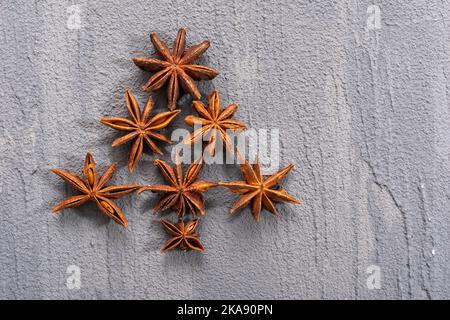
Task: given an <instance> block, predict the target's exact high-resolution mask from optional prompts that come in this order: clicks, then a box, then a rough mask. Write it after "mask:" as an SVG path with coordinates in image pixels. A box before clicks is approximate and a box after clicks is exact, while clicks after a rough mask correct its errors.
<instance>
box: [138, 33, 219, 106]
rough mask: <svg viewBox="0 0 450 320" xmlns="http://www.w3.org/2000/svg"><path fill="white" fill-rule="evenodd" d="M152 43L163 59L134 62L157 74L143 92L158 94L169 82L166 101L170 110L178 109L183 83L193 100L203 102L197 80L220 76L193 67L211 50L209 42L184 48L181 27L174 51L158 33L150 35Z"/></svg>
mask: <svg viewBox="0 0 450 320" xmlns="http://www.w3.org/2000/svg"><path fill="white" fill-rule="evenodd" d="M150 40H151V42H152V43H153V46H154V47H155V49H156V52H157V53H158V54H159V56H160V57H161V59H155V58H144V57H138V58H134V59H133V62H134V63H135V65H137V66H138V67H139V68H141V69H143V70H147V71H151V72H154V75H153V76H152V77H150V79H149V80H148V81H147V83H146V84H145V85H144V86H143V87H142V90H144V91H156V90H159V89H161V88H162V87H163V86H164V85H165V84H166V83H168V84H167V101H168V107H169V109H170V110H174V109H175V108H176V103H177V100H178V98H179V97H180V84H181V88H182V89H183V90H184V91H186V92H188V93H189V94H190V95H191V96H192V97H194V99H197V100H198V99H200V98H201V94H200V91H199V90H198V88H197V85H196V84H195V81H194V80H211V79H213V78H215V77H216V76H217V75H218V74H219V72H218V71H216V70H214V69H212V68H209V67H205V66H201V65H197V64H192V63H193V62H194V61H195V60H197V59H198V58H200V56H201V55H202V54H203V53H204V52H205V51H206V50H207V49H208V48H209V41H203V42H201V43H199V44H197V45H194V46H192V47H190V48H189V49H185V47H186V30H185V29H184V28H180V30H179V31H178V34H177V37H176V39H175V43H174V45H173V50H172V52H171V51H170V50H169V48H168V47H167V45H166V44H165V43H164V42H163V41H161V39H160V38H159V37H158V36H157V35H156V33H154V32H153V33H151V34H150Z"/></svg>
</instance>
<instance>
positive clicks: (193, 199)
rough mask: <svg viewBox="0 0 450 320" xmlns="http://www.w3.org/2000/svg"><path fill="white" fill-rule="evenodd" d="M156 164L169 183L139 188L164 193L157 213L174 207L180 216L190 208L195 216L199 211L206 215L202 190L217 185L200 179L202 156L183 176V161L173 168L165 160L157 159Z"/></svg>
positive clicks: (157, 206)
mask: <svg viewBox="0 0 450 320" xmlns="http://www.w3.org/2000/svg"><path fill="white" fill-rule="evenodd" d="M155 166H157V167H158V168H159V170H160V171H161V173H162V175H163V176H164V178H165V179H166V181H167V182H168V183H169V185H148V186H144V187H142V188H140V189H139V191H138V193H141V192H143V191H147V190H149V191H152V192H157V193H162V196H161V198H160V200H159V202H158V204H157V205H156V207H155V208H154V211H155V213H157V212H159V211H164V210H167V209H170V208H171V209H173V210H175V211H176V212H177V215H178V217H180V218H181V217H183V216H184V215H185V213H186V210H190V212H191V213H192V216H194V217H195V215H196V213H197V211H199V212H200V214H201V215H202V216H203V215H205V204H204V202H205V200H204V198H203V195H202V192H203V191H206V190H208V189H209V188H212V187H215V186H216V185H217V184H216V183H214V182H209V181H203V180H198V181H197V178H198V175H199V173H200V170H201V168H202V166H203V160H202V158H200V159H198V160H196V161H195V162H193V163H192V164H191V165H190V166H189V167H188V169H187V171H186V174H185V175H184V178H183V172H182V167H181V162H180V161H179V160H178V161H177V164H175V165H174V167H173V169H172V168H171V167H170V166H169V165H168V164H167V163H166V162H164V161H163V160H155Z"/></svg>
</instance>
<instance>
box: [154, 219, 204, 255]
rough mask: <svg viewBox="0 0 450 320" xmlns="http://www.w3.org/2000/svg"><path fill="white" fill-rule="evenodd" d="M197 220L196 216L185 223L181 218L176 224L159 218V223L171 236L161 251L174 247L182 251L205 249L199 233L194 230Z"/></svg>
mask: <svg viewBox="0 0 450 320" xmlns="http://www.w3.org/2000/svg"><path fill="white" fill-rule="evenodd" d="M198 222H199V219H198V218H197V219H194V220H191V221H189V222H188V223H186V224H185V223H184V221H183V220H182V219H180V220H179V221H178V223H176V224H174V223H171V222H170V221H167V220H165V219H161V224H162V225H163V226H164V229H166V231H167V233H168V234H169V235H170V236H171V237H172V238H170V239H169V240H168V241H167V242H166V244H165V245H164V247H163V248H162V249H161V252H164V251H168V250H173V249H175V248H180V249H181V250H183V251H187V250H197V251H205V249H204V248H203V245H202V243H201V242H200V239H199V235H198V233H197V232H196V230H195V229H196V228H197V226H198Z"/></svg>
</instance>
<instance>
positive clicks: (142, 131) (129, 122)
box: [100, 90, 180, 172]
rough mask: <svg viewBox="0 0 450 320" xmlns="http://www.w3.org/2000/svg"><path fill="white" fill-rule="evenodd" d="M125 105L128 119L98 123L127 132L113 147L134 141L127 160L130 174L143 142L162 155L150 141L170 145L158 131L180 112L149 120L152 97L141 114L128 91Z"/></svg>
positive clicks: (105, 120) (104, 120) (168, 140)
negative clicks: (128, 115) (154, 140)
mask: <svg viewBox="0 0 450 320" xmlns="http://www.w3.org/2000/svg"><path fill="white" fill-rule="evenodd" d="M125 104H126V106H127V109H128V112H129V114H130V119H125V118H103V119H100V122H101V123H103V124H106V125H107V126H110V127H111V128H114V129H116V130H120V131H125V132H127V134H126V135H124V136H122V137H120V138H117V139H116V140H114V141H113V143H112V146H113V147H117V146H120V145H122V144H124V143H126V142H128V141H130V140H133V139H134V142H133V145H132V147H131V151H130V156H129V159H128V170H130V172H132V171H133V169H134V167H135V166H136V164H137V163H138V161H139V158H140V156H141V154H142V150H143V147H144V141H145V143H146V144H147V145H148V146H149V148H150V149H151V150H152V151H153V152H155V153H159V154H162V151H161V149H159V148H158V146H157V145H156V144H155V143H154V142H153V140H152V139H156V140H159V141H163V142H165V143H169V144H170V143H172V141H171V140H170V139H169V138H168V137H167V136H165V135H164V134H162V133H161V132H159V131H160V130H161V129H163V128H164V127H166V126H167V125H168V124H169V123H170V122H171V121H172V120H173V118H175V117H176V116H177V114H178V113H180V110H174V111H167V112H163V113H158V114H157V115H155V116H154V117H152V118H149V115H150V113H151V112H152V109H153V99H152V97H148V99H147V102H146V104H145V106H144V110H143V111H142V113H141V112H140V110H139V105H138V103H137V101H136V99H135V98H134V96H133V93H132V92H131V91H130V90H126V91H125Z"/></svg>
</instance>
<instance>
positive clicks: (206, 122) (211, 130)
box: [184, 90, 247, 156]
mask: <svg viewBox="0 0 450 320" xmlns="http://www.w3.org/2000/svg"><path fill="white" fill-rule="evenodd" d="M192 105H193V107H194V109H195V110H196V111H197V113H198V115H199V117H195V116H192V115H189V116H187V117H186V118H185V119H184V121H185V122H186V124H188V125H191V126H194V127H195V126H200V128H199V129H197V130H195V131H194V132H193V133H191V134H190V135H189V136H188V137H187V138H186V139H185V143H186V144H193V143H195V142H196V141H198V140H200V139H203V137H207V138H209V142H208V144H207V146H206V150H207V151H208V153H209V154H210V155H211V156H213V155H214V154H215V152H216V148H217V141H218V140H220V141H221V144H220V145H221V146H225V147H226V148H227V150H229V151H231V152H233V151H234V150H233V148H232V142H231V139H230V137H229V135H228V132H227V130H232V131H234V132H236V131H240V130H244V129H246V128H247V126H246V125H245V124H244V123H242V122H240V121H237V120H232V119H231V117H233V115H234V113H235V112H236V110H237V108H238V106H237V105H236V104H234V103H232V104H230V105H229V106H228V107H226V108H225V109H223V110H221V109H220V94H219V91H218V90H214V91H213V92H212V93H211V94H210V95H209V97H208V108H206V107H205V105H204V104H203V103H202V102H201V101H199V100H196V101H194V102H193V103H192Z"/></svg>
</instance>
